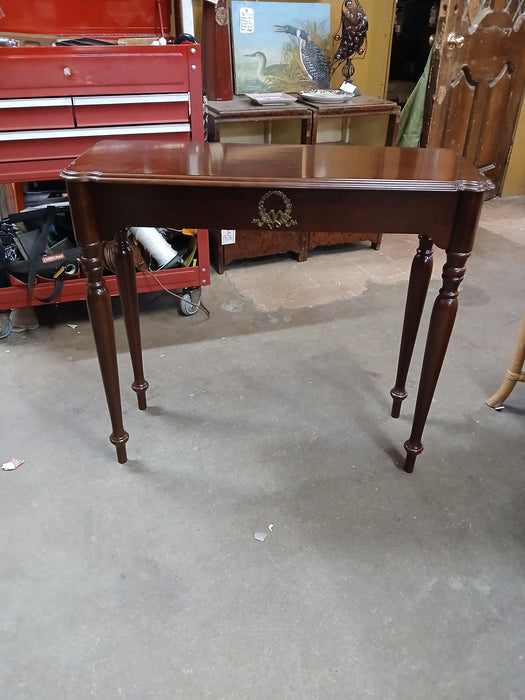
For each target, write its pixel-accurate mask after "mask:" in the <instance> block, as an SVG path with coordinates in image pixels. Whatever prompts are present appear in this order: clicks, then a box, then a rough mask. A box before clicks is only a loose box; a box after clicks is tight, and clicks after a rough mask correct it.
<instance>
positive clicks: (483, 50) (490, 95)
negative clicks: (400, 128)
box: [421, 0, 525, 192]
mask: <svg viewBox="0 0 525 700" xmlns="http://www.w3.org/2000/svg"><path fill="white" fill-rule="evenodd" d="M524 78H525V0H456V2H455V3H448V2H446V1H445V0H442V2H441V7H440V10H439V17H438V23H437V28H436V37H435V43H434V50H433V55H432V64H431V70H430V77H429V82H428V89H427V99H426V104H425V127H424V130H423V134H422V139H421V143H422V145H426V146H434V147H436V146H444V147H448V148H452V149H453V150H455V151H456V152H457V153H458V154H459V155H463V156H465V157H466V158H469V159H470V160H472V161H473V162H474V163H475V164H476V165H477V166H478V167H480V168H483V169H485V168H486V169H487V172H488V174H489V176H490V177H491V178H492V179H493V180H494V183H495V185H496V191H497V192H500V191H501V186H502V182H503V177H504V173H505V166H506V162H507V159H508V155H509V153H510V147H511V144H512V136H513V131H514V126H515V122H516V119H517V115H518V110H519V105H520V101H521V96H522V93H523V84H524Z"/></svg>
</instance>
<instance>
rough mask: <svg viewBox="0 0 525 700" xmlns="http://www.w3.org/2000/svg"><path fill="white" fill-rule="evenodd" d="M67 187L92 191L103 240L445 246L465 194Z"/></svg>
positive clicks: (104, 185) (333, 190) (285, 189)
mask: <svg viewBox="0 0 525 700" xmlns="http://www.w3.org/2000/svg"><path fill="white" fill-rule="evenodd" d="M69 184H70V185H73V187H75V186H79V185H80V186H81V187H82V186H88V187H90V188H92V195H93V202H94V205H95V209H96V217H97V222H98V226H99V229H100V233H101V235H102V237H104V238H110V237H111V236H113V234H114V232H115V231H117V230H119V229H121V228H124V227H128V226H165V227H174V228H181V227H193V228H207V229H218V228H225V229H226V228H227V229H253V230H260V232H261V235H264V231H265V230H276V229H278V230H288V231H339V232H348V233H404V234H424V235H427V236H430V237H431V238H433V239H434V242H435V243H436V245H438V246H439V247H442V248H447V247H448V245H449V243H450V240H451V235H452V234H451V232H452V231H453V230H454V221H455V219H456V215H457V211H458V206H459V204H460V199H461V196H462V194H463V193H461V192H458V191H452V192H450V191H448V192H447V191H443V192H435V191H434V192H432V191H431V192H427V191H423V190H410V191H406V190H387V191H379V190H355V189H341V188H339V189H320V188H309V189H306V188H283V189H282V190H279V189H277V188H276V189H272V188H271V187H268V188H249V187H248V188H246V187H211V186H210V187H207V186H182V185H181V186H173V185H147V184H139V185H129V184H120V183H118V184H112V183H101V184H100V185H97V183H82V184H81V183H78V185H75V184H73V183H69ZM379 186H380V183H378V187H379ZM272 211H273V214H272ZM254 235H255V234H254ZM79 243H82V241H79Z"/></svg>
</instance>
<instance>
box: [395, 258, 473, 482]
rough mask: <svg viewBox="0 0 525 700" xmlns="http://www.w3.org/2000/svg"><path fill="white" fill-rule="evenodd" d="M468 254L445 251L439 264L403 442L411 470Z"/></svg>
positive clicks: (417, 452) (439, 369) (406, 464)
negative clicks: (438, 286)
mask: <svg viewBox="0 0 525 700" xmlns="http://www.w3.org/2000/svg"><path fill="white" fill-rule="evenodd" d="M469 255H470V253H451V252H449V253H447V260H446V262H445V265H444V266H443V274H442V277H443V286H442V287H441V289H440V290H439V295H438V297H437V299H436V301H435V302H434V308H433V309H432V315H431V317H430V326H429V330H428V336H427V343H426V347H425V354H424V356H423V366H422V369H421V378H420V380H419V390H418V394H417V400H416V408H415V411H414V421H413V423H412V433H411V434H410V437H409V439H408V440H407V441H406V442H405V450H406V452H407V456H406V460H405V466H404V469H405V471H406V472H412V471H414V464H415V461H416V457H417V456H418V454H421V452H423V445H422V443H421V437H422V435H423V429H424V427H425V422H426V420H427V416H428V412H429V410H430V404H431V403H432V397H433V396H434V390H435V388H436V384H437V380H438V377H439V373H440V371H441V366H442V364H443V360H444V359H445V354H446V352H447V346H448V342H449V340H450V335H451V333H452V328H453V326H454V321H455V318H456V313H457V308H458V293H459V292H458V290H459V285H460V284H461V281H462V279H463V277H464V276H465V263H466V261H467V259H468V257H469Z"/></svg>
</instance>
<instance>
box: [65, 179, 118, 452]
mask: <svg viewBox="0 0 525 700" xmlns="http://www.w3.org/2000/svg"><path fill="white" fill-rule="evenodd" d="M67 190H68V197H69V204H70V207H71V214H72V218H73V223H74V227H75V237H76V239H77V242H78V245H79V246H80V248H81V249H82V258H81V264H82V267H83V269H84V272H85V274H86V278H87V293H86V303H87V308H88V312H89V318H90V320H91V328H92V330H93V337H94V339H95V347H96V350H97V356H98V362H99V365H100V373H101V375H102V383H103V385H104V392H105V394H106V401H107V405H108V411H109V416H110V420H111V427H112V433H111V435H110V438H109V439H110V441H111V443H112V444H113V445H115V448H116V450H117V459H118V461H119V462H120V464H124V462H126V460H127V455H126V442H127V441H128V439H129V435H128V433H127V432H126V431H125V430H124V425H123V421H122V406H121V402H120V385H119V376H118V363H117V347H116V342H115V327H114V324H113V309H112V307H111V296H110V294H109V292H108V290H107V287H106V283H105V281H104V256H103V252H102V251H103V248H102V246H103V244H102V241H101V236H100V232H99V229H98V226H97V222H96V219H95V215H94V207H93V197H92V193H91V189H90V186H89V184H86V183H84V182H68V183H67Z"/></svg>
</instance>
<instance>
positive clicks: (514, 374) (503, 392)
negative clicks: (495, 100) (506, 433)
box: [485, 316, 525, 408]
mask: <svg viewBox="0 0 525 700" xmlns="http://www.w3.org/2000/svg"><path fill="white" fill-rule="evenodd" d="M524 366H525V316H524V317H523V320H522V322H521V329H520V332H519V335H518V342H517V343H516V348H515V349H514V354H513V355H512V358H511V361H510V365H509V368H508V370H507V373H506V374H505V378H504V380H503V382H502V383H501V386H500V388H499V389H498V390H497V392H496V393H495V394H494V395H493V396H491V397H490V399H487V400H486V402H485V403H486V404H487V406H490V407H491V408H501V406H502V405H503V402H504V401H505V400H506V399H508V397H509V396H510V394H511V392H512V390H513V389H514V387H515V386H516V382H525V372H524V371H523V368H524Z"/></svg>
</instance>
